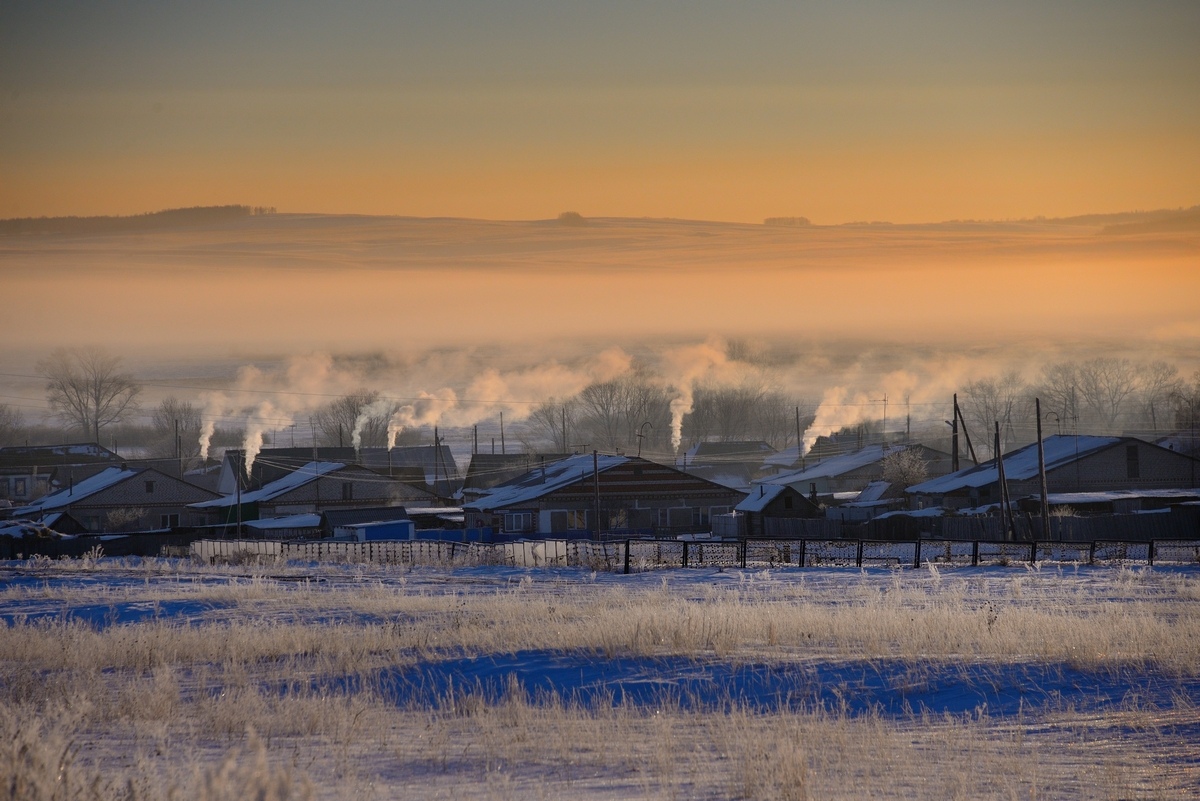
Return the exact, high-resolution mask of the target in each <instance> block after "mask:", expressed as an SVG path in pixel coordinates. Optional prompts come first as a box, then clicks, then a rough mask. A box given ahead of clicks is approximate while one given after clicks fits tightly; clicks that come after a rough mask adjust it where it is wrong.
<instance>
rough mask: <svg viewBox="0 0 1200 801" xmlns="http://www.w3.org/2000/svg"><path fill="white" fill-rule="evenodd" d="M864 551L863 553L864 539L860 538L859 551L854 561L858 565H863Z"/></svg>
mask: <svg viewBox="0 0 1200 801" xmlns="http://www.w3.org/2000/svg"><path fill="white" fill-rule="evenodd" d="M862 553H863V541H862V540H859V541H858V553H857V555H856V556H855V557H854V562H855V566H856V567H862Z"/></svg>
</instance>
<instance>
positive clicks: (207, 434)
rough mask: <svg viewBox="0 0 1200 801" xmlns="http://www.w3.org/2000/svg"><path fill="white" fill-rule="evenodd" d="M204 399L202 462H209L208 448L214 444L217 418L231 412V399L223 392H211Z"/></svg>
mask: <svg viewBox="0 0 1200 801" xmlns="http://www.w3.org/2000/svg"><path fill="white" fill-rule="evenodd" d="M202 397H203V399H204V412H203V414H202V417H201V423H200V460H201V461H207V460H208V446H209V445H210V444H211V443H212V437H213V433H214V432H215V431H216V427H217V418H218V417H221V416H223V415H225V414H228V413H229V412H230V411H231V410H230V406H229V398H228V397H226V396H225V393H223V392H209V393H206V394H205V395H204V396H202Z"/></svg>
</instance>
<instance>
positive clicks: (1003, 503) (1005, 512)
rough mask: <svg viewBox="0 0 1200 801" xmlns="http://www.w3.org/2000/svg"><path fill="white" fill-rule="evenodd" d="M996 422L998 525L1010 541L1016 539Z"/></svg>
mask: <svg viewBox="0 0 1200 801" xmlns="http://www.w3.org/2000/svg"><path fill="white" fill-rule="evenodd" d="M995 422H996V439H995V449H996V480H997V481H998V482H999V483H1000V527H1001V528H1002V529H1004V539H1005V541H1006V542H1011V541H1013V540H1015V539H1016V537H1015V536H1013V534H1014V533H1015V532H1014V531H1013V527H1012V525H1011V523H1012V510H1011V509H1010V508H1009V506H1008V480H1007V479H1006V478H1005V476H1004V454H1003V453H1001V452H1000V421H999V420H997V421H995Z"/></svg>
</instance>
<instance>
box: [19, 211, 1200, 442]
mask: <svg viewBox="0 0 1200 801" xmlns="http://www.w3.org/2000/svg"><path fill="white" fill-rule="evenodd" d="M1196 218H1197V214H1196V211H1195V210H1194V209H1192V210H1186V211H1178V212H1158V213H1149V214H1120V215H1097V216H1091V217H1080V218H1071V219H1062V220H1022V221H1012V222H948V223H940V224H928V225H889V224H885V223H862V224H849V225H837V226H822V225H813V224H809V223H808V222H807V221H806V220H803V219H802V218H801V219H794V218H784V219H774V220H769V221H768V224H764V225H746V224H733V223H720V222H704V221H687V220H652V219H616V218H605V219H588V218H583V217H581V216H579V215H570V214H564V215H562V217H561V218H551V219H548V220H541V221H499V222H497V221H480V220H461V219H418V218H399V217H368V216H331V215H296V214H264V215H232V216H229V215H227V216H225V217H220V216H217V217H215V218H211V217H206V216H204V215H195V218H194V219H188V218H187V217H186V216H184V217H183V218H181V219H176V218H168V219H167V221H166V222H165V223H161V224H154V225H151V224H149V223H148V222H144V221H143V222H140V223H139V221H138V218H132V222H131V218H119V219H115V218H110V219H109V221H108V222H105V221H103V220H101V221H98V222H93V223H88V224H84V223H82V222H80V221H79V220H76V221H74V222H72V221H70V220H59V221H53V220H50V221H47V220H42V221H37V220H26V221H10V223H9V226H8V228H6V229H5V235H4V236H2V237H0V263H2V264H3V268H4V270H5V273H6V285H7V286H8V287H10V289H11V291H13V292H15V293H18V294H17V296H20V297H26V298H38V299H42V302H36V303H22V304H17V305H14V306H13V307H12V308H10V309H8V310H7V313H6V315H5V316H4V319H3V322H0V335H3V336H4V338H5V341H6V342H8V343H10V347H9V348H8V351H7V356H6V358H5V361H6V368H7V369H6V374H5V375H4V376H3V377H2V379H0V380H2V381H3V383H4V386H5V387H6V389H5V390H4V395H5V398H4V399H3V400H4V401H5V402H8V403H9V404H10V405H14V406H16V407H18V408H21V409H23V411H24V413H25V414H26V416H27V417H33V418H35V419H36V418H37V416H38V415H39V414H40V413H41V411H42V409H43V407H44V404H43V403H41V402H40V401H39V398H40V397H41V395H42V381H41V379H40V378H39V377H38V376H37V374H36V365H37V362H38V360H39V359H41V358H44V356H45V355H46V354H47V353H48V352H50V351H52V350H53V349H55V348H58V347H75V346H79V345H98V346H101V347H103V348H105V349H107V350H108V351H109V352H111V353H114V354H117V355H120V356H122V357H123V359H124V365H125V367H126V368H127V369H129V370H130V371H131V372H132V373H134V375H135V376H136V377H137V378H138V379H139V380H140V381H142V382H143V383H144V384H145V387H144V395H143V404H144V406H146V407H149V406H151V405H152V404H153V403H156V402H157V401H158V400H159V399H161V398H164V397H167V396H176V397H179V398H181V399H185V400H188V401H190V402H192V403H195V404H196V405H197V406H200V407H202V408H203V409H204V413H205V415H206V418H208V419H211V420H214V421H217V422H218V424H219V423H221V422H226V423H229V424H233V425H241V426H249V427H252V428H255V429H261V430H263V431H271V432H272V433H274V434H275V435H276V436H278V432H279V430H282V429H287V428H288V427H289V426H292V425H295V426H297V427H300V428H302V429H303V428H307V427H308V418H309V417H310V416H311V414H312V413H313V411H314V410H316V409H317V408H319V407H321V406H323V405H325V404H328V403H329V402H330V401H331V400H332V399H333V398H336V397H338V396H341V395H345V394H347V393H350V392H354V391H357V390H359V389H368V390H374V391H376V392H379V393H380V394H381V395H382V397H383V399H384V400H386V401H391V402H393V403H394V405H399V406H402V407H404V408H405V409H406V410H407V411H406V412H405V414H404V416H403V421H404V423H405V424H406V426H405V427H407V428H411V427H413V426H432V425H441V426H443V427H460V428H461V427H467V426H472V425H474V424H477V423H481V422H482V423H484V424H486V425H488V426H490V427H492V428H494V426H495V422H496V420H497V419H498V418H499V416H500V415H501V414H504V415H505V416H506V418H507V419H508V420H509V421H510V422H517V421H521V420H523V419H525V418H526V417H527V416H528V415H529V414H530V413H531V412H533V411H534V410H535V409H536V408H537V406H538V405H540V404H546V403H552V402H554V401H556V400H557V401H563V400H565V399H567V398H571V397H573V396H575V395H576V394H578V393H579V392H580V391H581V390H583V389H584V388H585V387H587V386H588V385H590V384H594V383H597V382H606V381H612V380H615V379H619V378H621V377H623V376H638V377H639V378H640V380H644V381H648V382H650V383H652V384H654V385H656V386H660V387H662V389H663V391H664V392H666V393H667V395H669V397H670V400H671V410H672V416H673V418H674V419H673V421H672V426H673V427H674V434H675V435H676V436H678V424H679V420H680V418H681V416H682V415H683V414H685V413H687V412H688V411H690V408H691V403H692V396H693V393H694V392H695V391H696V390H697V389H698V388H702V387H709V388H713V387H739V386H750V385H752V386H755V387H760V388H764V389H767V390H771V391H777V392H779V393H782V394H783V395H786V396H787V397H789V398H793V399H796V400H797V402H800V401H801V400H803V401H804V402H805V403H806V406H810V407H811V408H806V412H810V411H813V410H815V409H817V407H818V406H819V405H822V404H823V405H825V406H828V407H831V408H836V409H837V411H835V412H833V413H831V414H827V415H826V418H825V421H824V422H825V423H826V424H827V425H826V427H830V428H831V429H832V430H836V428H837V427H838V426H839V425H844V424H853V423H856V422H860V421H862V420H866V419H875V420H879V419H880V418H881V417H883V416H885V415H888V407H890V416H891V420H892V421H893V422H892V423H891V426H892V427H893V428H895V427H896V426H897V425H901V424H900V423H899V421H901V420H903V421H904V423H903V424H902V425H901V428H903V426H910V427H911V426H914V425H915V426H916V427H917V428H920V427H922V426H930V425H932V426H940V421H941V420H943V419H945V418H946V417H947V416H948V415H949V412H948V407H949V402H950V398H951V396H952V395H953V394H954V393H955V392H961V391H963V389H964V387H965V386H966V385H967V384H968V383H969V382H971V381H975V380H979V379H984V378H988V377H991V376H997V375H1002V374H1006V373H1013V372H1015V373H1016V374H1018V375H1019V376H1020V377H1021V378H1022V379H1023V380H1024V381H1026V382H1029V383H1033V382H1034V381H1035V380H1036V379H1037V377H1038V374H1039V371H1040V370H1041V369H1042V367H1044V366H1045V365H1047V364H1051V363H1054V362H1057V361H1064V360H1086V359H1089V358H1093V357H1097V356H1103V357H1113V358H1120V359H1128V360H1129V361H1130V362H1131V363H1132V364H1134V365H1135V366H1136V365H1144V364H1149V363H1151V362H1154V361H1165V362H1168V363H1169V364H1171V365H1173V366H1175V367H1177V368H1178V371H1179V374H1180V375H1181V376H1183V377H1188V376H1190V375H1191V374H1192V372H1193V371H1194V370H1195V369H1196V368H1197V367H1198V366H1200V318H1198V316H1197V313H1196V312H1197V305H1196V298H1197V297H1200V270H1197V269H1195V267H1196V255H1197V253H1198V252H1200V248H1198V247H1197V246H1198V245H1200V224H1198V223H1197V219H1196ZM145 219H146V220H149V219H151V218H145ZM122 221H123V222H122ZM48 322H50V324H47V323H48ZM29 332H37V334H36V336H30V335H29ZM884 398H887V399H889V402H888V405H887V406H885V405H884V403H883V401H884ZM397 419H400V418H397ZM395 425H396V426H399V423H396V424H395ZM663 427H664V428H665V427H666V426H665V422H664V424H663ZM492 433H495V432H492ZM658 433H659V436H660V437H665V436H666V431H660V432H658ZM291 436H292V438H293V439H295V437H296V434H295V429H292V430H291ZM301 436H302V438H303V437H304V436H305V432H303V431H302V432H301ZM277 441H278V440H277Z"/></svg>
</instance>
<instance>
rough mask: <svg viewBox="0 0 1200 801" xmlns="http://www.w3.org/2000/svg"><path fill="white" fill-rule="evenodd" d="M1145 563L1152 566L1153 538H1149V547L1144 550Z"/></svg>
mask: <svg viewBox="0 0 1200 801" xmlns="http://www.w3.org/2000/svg"><path fill="white" fill-rule="evenodd" d="M1146 564H1147V566H1149V567H1154V540H1150V547H1149V548H1148V549H1147V551H1146Z"/></svg>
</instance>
